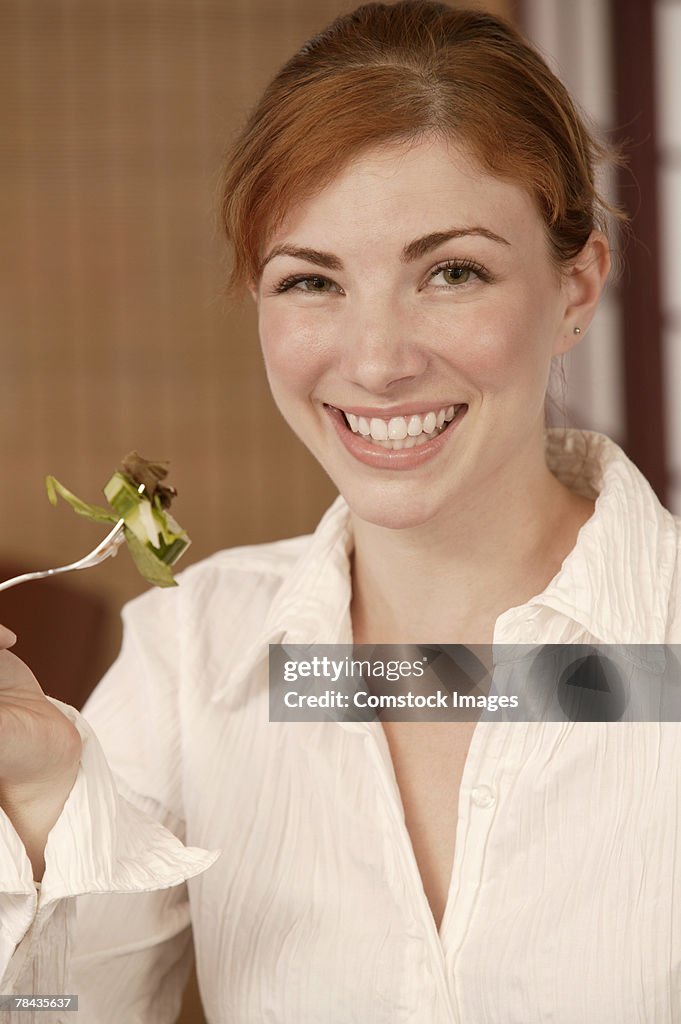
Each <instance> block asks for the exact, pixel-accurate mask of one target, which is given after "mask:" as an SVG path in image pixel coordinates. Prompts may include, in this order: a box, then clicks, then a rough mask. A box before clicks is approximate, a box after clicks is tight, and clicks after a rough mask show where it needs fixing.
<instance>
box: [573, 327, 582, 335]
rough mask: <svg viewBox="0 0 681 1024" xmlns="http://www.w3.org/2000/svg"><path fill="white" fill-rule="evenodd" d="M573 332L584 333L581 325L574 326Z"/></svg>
mask: <svg viewBox="0 0 681 1024" xmlns="http://www.w3.org/2000/svg"><path fill="white" fill-rule="evenodd" d="M572 333H573V334H581V333H582V328H581V327H573V328H572Z"/></svg>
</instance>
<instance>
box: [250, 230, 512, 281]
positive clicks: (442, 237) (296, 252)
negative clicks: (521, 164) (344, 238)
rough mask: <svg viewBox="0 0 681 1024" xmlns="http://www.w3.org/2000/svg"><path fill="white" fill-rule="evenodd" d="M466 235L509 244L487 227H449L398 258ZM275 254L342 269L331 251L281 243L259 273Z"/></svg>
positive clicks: (418, 240)
mask: <svg viewBox="0 0 681 1024" xmlns="http://www.w3.org/2000/svg"><path fill="white" fill-rule="evenodd" d="M467 235H478V236H481V237H482V238H488V239H489V240H490V241H492V242H498V243H499V244H500V245H510V244H511V243H510V242H509V241H507V240H506V239H505V238H502V237H501V235H497V234H495V233H494V231H490V230H489V229H488V228H482V227H473V228H449V229H448V230H446V231H431V232H430V234H428V235H423V237H422V238H415V239H414V241H413V242H408V243H407V245H405V247H404V248H403V250H402V253H401V254H400V260H401V261H402V263H413V262H414V261H415V260H418V259H421V257H422V256H425V255H426V254H427V253H429V252H431V251H432V250H433V249H437V247H438V246H440V245H442V244H443V243H444V242H449V241H450V240H451V239H452V238H464V237H465V236H467ZM275 256H294V257H296V258H297V259H301V260H306V261H307V262H308V263H315V264H316V265H317V266H319V267H325V268H326V269H327V270H343V261H342V260H341V259H339V258H338V256H334V255H333V253H330V252H321V251H320V250H319V249H310V248H308V247H307V246H300V245H290V244H287V243H284V244H282V245H275V247H274V248H273V249H272V250H271V252H269V253H268V255H267V256H266V257H265V259H264V260H263V262H262V263H261V264H260V274H262V272H263V270H264V269H265V267H266V265H267V264H268V263H269V262H270V260H273V259H274V257H275Z"/></svg>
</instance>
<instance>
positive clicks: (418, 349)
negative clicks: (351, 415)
mask: <svg viewBox="0 0 681 1024" xmlns="http://www.w3.org/2000/svg"><path fill="white" fill-rule="evenodd" d="M344 327H345V330H344V332H343V333H344V339H343V343H342V355H341V365H340V370H341V373H342V374H343V376H344V377H345V379H346V380H347V381H348V382H349V383H351V384H353V385H355V386H356V387H359V388H362V389H363V390H364V391H366V392H368V393H370V394H372V395H381V394H384V393H386V392H389V391H392V390H394V389H395V387H396V385H398V384H406V383H409V382H410V381H413V380H416V379H418V378H419V377H420V376H421V375H422V374H423V373H424V371H425V369H426V367H427V365H428V351H427V347H426V345H425V344H424V343H423V342H422V341H421V340H419V334H420V332H419V331H418V329H417V327H418V325H416V324H413V323H412V322H411V320H410V319H409V317H408V316H407V315H406V313H405V311H404V310H402V309H401V307H399V306H398V305H397V304H395V303H390V302H389V301H387V300H386V301H379V300H377V299H376V298H375V296H374V301H367V302H366V303H363V304H362V305H361V306H359V305H356V306H355V308H354V310H353V311H352V313H349V315H348V319H347V322H346V324H345V325H344Z"/></svg>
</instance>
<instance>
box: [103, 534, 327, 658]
mask: <svg viewBox="0 0 681 1024" xmlns="http://www.w3.org/2000/svg"><path fill="white" fill-rule="evenodd" d="M311 540H312V535H303V536H299V537H291V538H287V539H285V540H278V541H272V542H270V543H266V544H253V545H246V546H242V547H235V548H228V549H225V550H223V551H217V552H216V553H215V554H212V555H210V556H209V557H207V558H204V559H202V560H200V561H198V562H195V563H194V564H193V565H190V566H188V567H187V568H186V569H184V570H182V571H181V572H179V573H177V574H176V580H177V586H176V587H168V588H158V587H154V588H152V589H150V590H148V591H145V593H143V594H141V595H140V596H139V597H136V598H134V599H133V600H132V601H130V602H128V604H126V606H125V607H124V609H123V620H124V623H125V625H126V628H128V629H131V630H132V631H134V632H144V633H145V634H146V636H147V637H148V638H151V637H155V638H156V639H157V641H160V642H161V643H163V642H164V641H165V642H167V643H168V644H170V642H171V641H172V640H177V638H178V635H179V634H187V633H191V634H193V636H194V638H195V639H198V637H199V636H201V635H204V636H205V635H206V633H207V632H210V631H217V635H222V636H223V637H224V636H225V635H226V634H230V633H231V634H234V633H238V635H239V636H240V637H241V639H242V640H245V639H246V634H247V633H248V632H249V631H250V629H249V626H250V625H251V624H252V625H253V626H254V627H255V628H256V629H257V628H258V627H259V626H262V624H263V622H264V620H265V618H266V616H267V613H268V610H269V608H270V606H271V604H272V601H273V600H274V599H275V597H276V595H277V594H278V592H279V590H280V588H281V587H282V585H283V583H284V582H285V581H286V579H287V578H288V576H289V575H290V573H291V571H292V569H293V567H294V566H296V565H297V564H298V563H299V562H300V561H301V559H304V558H305V555H306V552H307V550H308V548H309V546H310V543H311Z"/></svg>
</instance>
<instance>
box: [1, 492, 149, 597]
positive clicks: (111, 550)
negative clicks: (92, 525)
mask: <svg viewBox="0 0 681 1024" xmlns="http://www.w3.org/2000/svg"><path fill="white" fill-rule="evenodd" d="M144 489H145V488H144V484H140V485H139V487H138V488H137V493H138V494H142V492H143V491H144ZM124 526H125V520H124V519H119V520H118V522H117V523H116V525H115V526H114V528H113V530H111V531H110V532H109V533H107V535H106V537H105V538H104V540H102V541H100V542H99V544H98V545H97V547H96V548H93V549H92V551H91V552H90V554H89V555H84V556H83V558H79V559H78V561H77V562H71V564H70V565H60V566H59V568H58V569H45V570H43V572H24V573H22V574H21V576H13V577H12V579H11V580H5V582H4V583H0V590H9V589H10V588H11V587H16V586H18V585H19V584H20V583H28V581H29V580H44V579H46V578H47V577H48V576H58V575H59V574H60V573H62V572H73V570H74V569H90V568H91V567H92V566H93V565H99V563H100V562H103V561H104V559H105V558H109V556H110V555H115V554H117V552H118V548H119V547H120V545H121V544H122V542H123V540H124V539H125V532H124V529H123V528H124Z"/></svg>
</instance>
